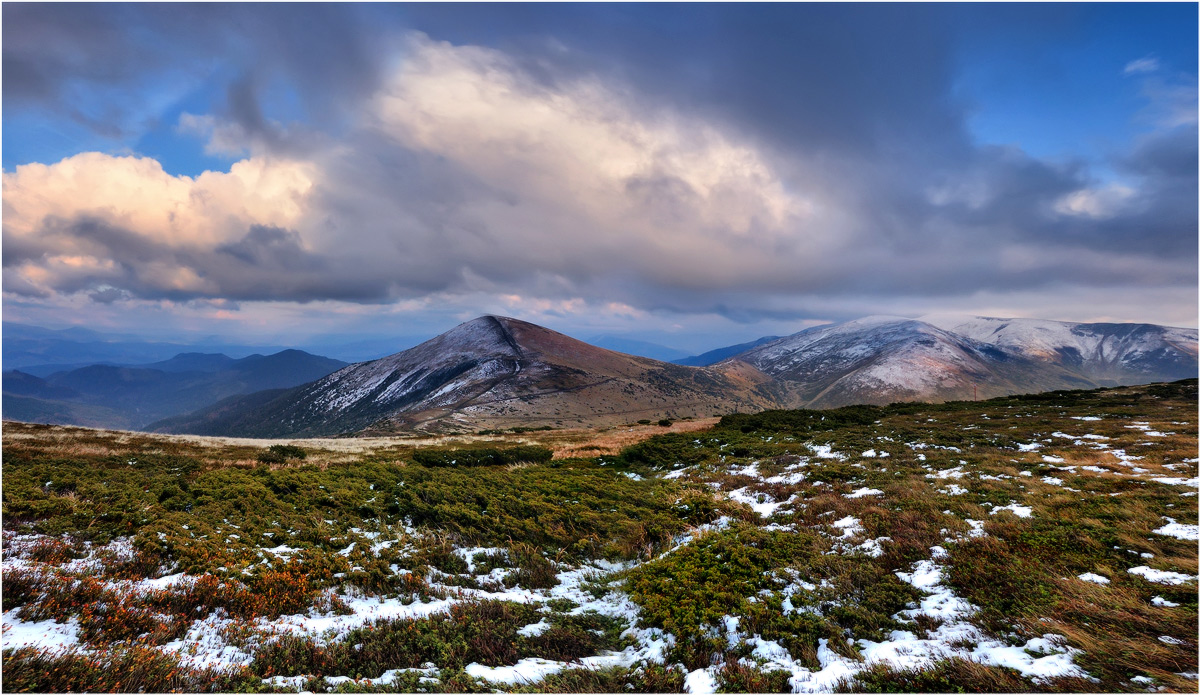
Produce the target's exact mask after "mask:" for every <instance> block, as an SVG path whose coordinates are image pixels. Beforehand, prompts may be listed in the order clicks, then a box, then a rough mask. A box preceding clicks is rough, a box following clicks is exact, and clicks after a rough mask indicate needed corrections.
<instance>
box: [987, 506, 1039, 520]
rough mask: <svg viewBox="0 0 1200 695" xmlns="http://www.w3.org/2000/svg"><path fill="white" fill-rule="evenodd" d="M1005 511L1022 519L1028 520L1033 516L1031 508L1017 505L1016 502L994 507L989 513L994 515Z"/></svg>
mask: <svg viewBox="0 0 1200 695" xmlns="http://www.w3.org/2000/svg"><path fill="white" fill-rule="evenodd" d="M1005 510H1007V511H1010V512H1012V513H1013V514H1016V515H1017V516H1019V517H1021V518H1022V519H1028V518H1029V517H1031V516H1033V507H1023V506H1021V505H1019V504H1017V503H1016V502H1013V503H1012V504H1008V505H1005V506H1003V507H996V508H995V509H993V510H992V511H991V513H992V514H995V513H997V512H1002V511H1005Z"/></svg>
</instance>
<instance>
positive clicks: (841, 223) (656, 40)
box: [4, 5, 1197, 320]
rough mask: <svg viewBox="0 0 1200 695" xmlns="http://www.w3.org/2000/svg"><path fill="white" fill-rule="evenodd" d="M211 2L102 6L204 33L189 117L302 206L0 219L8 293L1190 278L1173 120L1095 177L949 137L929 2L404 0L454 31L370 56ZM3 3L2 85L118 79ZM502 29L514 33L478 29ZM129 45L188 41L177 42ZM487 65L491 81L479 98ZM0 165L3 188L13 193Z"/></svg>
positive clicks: (681, 290) (330, 294)
mask: <svg viewBox="0 0 1200 695" xmlns="http://www.w3.org/2000/svg"><path fill="white" fill-rule="evenodd" d="M225 11H228V12H233V13H234V14H235V19H237V20H238V22H233V23H231V22H229V21H228V20H229V17H228V16H224V15H222V14H220V13H217V12H215V11H214V10H212V9H206V8H204V7H200V8H191V7H189V8H187V9H185V10H182V11H181V12H180V13H179V14H176V13H174V12H172V11H170V10H168V9H167V8H166V7H160V6H150V7H147V8H144V9H137V8H124V9H122V10H121V13H133V15H134V17H133V20H134V21H132V22H129V25H131V26H134V27H142V28H146V27H149V28H152V29H154V30H155V31H159V32H165V33H166V34H167V35H168V36H177V35H182V34H181V33H180V32H182V27H183V26H185V25H186V26H188V27H192V28H193V29H194V30H195V31H196V32H197V34H198V35H200V36H205V37H220V38H221V43H219V44H218V45H222V46H227V47H230V48H229V50H230V51H232V52H233V54H234V56H236V58H235V60H236V61H237V62H238V64H239V65H240V66H241V67H242V69H241V70H239V71H238V75H237V77H236V78H235V79H233V80H232V81H231V82H230V84H229V86H228V99H227V109H226V111H224V112H223V113H221V114H219V117H220V118H219V119H218V120H219V121H220V122H221V123H223V124H226V125H230V126H234V129H233V130H227V131H226V132H227V133H234V134H235V136H236V137H240V138H242V140H243V141H244V144H245V147H246V150H247V151H249V152H252V153H255V156H256V157H259V158H262V159H263V160H264V161H268V162H270V161H273V159H274V158H283V159H287V158H299V159H303V160H305V161H306V162H311V163H312V164H313V166H314V167H315V169H316V171H317V174H316V175H315V177H314V180H313V186H312V189H311V190H310V191H308V192H307V193H305V194H304V196H303V201H304V202H303V210H302V212H301V213H300V214H299V215H298V216H296V217H295V219H290V220H288V221H287V223H281V222H279V221H275V222H272V221H270V220H265V219H255V218H254V216H253V215H249V216H247V215H235V216H232V217H231V219H230V220H228V221H226V222H223V223H221V225H220V226H221V229H220V230H219V233H217V234H215V235H214V238H213V239H207V240H199V239H193V240H188V241H179V240H175V241H165V240H162V239H158V238H155V235H154V230H153V227H152V226H146V225H142V226H138V225H137V224H132V223H128V222H126V221H123V219H122V216H121V215H120V214H115V215H105V214H103V213H101V212H98V211H96V210H78V211H76V212H75V213H74V216H70V217H68V218H61V217H53V218H52V217H47V218H46V219H44V220H42V221H41V223H40V226H39V227H37V229H36V231H26V232H24V233H17V232H16V231H12V230H10V229H9V224H8V222H7V220H6V223H5V224H6V227H5V245H4V266H5V270H6V273H5V290H6V291H7V292H11V293H16V294H25V295H30V296H35V295H46V294H47V293H50V294H53V293H55V292H57V293H70V292H92V293H93V294H94V295H95V296H96V298H97V300H103V301H111V300H112V299H114V298H115V297H118V296H136V297H144V298H167V299H174V300H185V299H189V298H195V297H216V298H229V299H234V300H292V301H301V302H304V301H312V300H322V299H338V300H344V301H351V302H385V301H391V300H395V299H401V298H407V297H419V296H423V295H425V294H427V293H431V292H449V293H455V292H458V293H468V292H479V291H483V292H495V293H508V294H520V295H527V296H535V297H550V298H571V297H584V298H586V299H590V300H596V301H618V302H623V303H626V304H629V305H631V306H634V307H638V308H642V309H647V310H671V311H677V312H684V313H686V312H716V313H720V314H723V315H727V316H731V317H736V318H738V319H739V320H749V319H750V318H752V317H755V316H769V317H780V316H783V315H786V314H788V313H789V312H791V313H792V315H795V316H803V315H805V312H806V311H807V307H808V306H810V304H811V303H810V302H809V301H808V299H807V298H809V297H821V298H828V297H830V296H834V297H836V296H847V297H850V296H854V297H860V296H862V295H864V294H868V295H869V294H872V293H875V294H877V295H878V296H879V297H881V298H886V297H894V296H897V295H899V296H914V297H918V296H924V297H937V296H958V295H962V294H967V293H971V292H980V291H990V292H997V293H1003V292H1004V291H1009V290H1011V291H1020V292H1028V291H1030V290H1031V289H1036V288H1039V287H1046V288H1050V287H1055V286H1062V285H1064V284H1066V285H1070V286H1072V287H1076V288H1093V289H1094V290H1095V291H1096V292H1097V293H1099V295H1102V294H1103V293H1104V292H1118V293H1123V292H1128V291H1136V289H1137V288H1138V287H1146V286H1159V287H1162V286H1171V287H1181V288H1186V287H1192V288H1194V286H1195V282H1196V263H1195V258H1196V253H1197V236H1196V233H1195V232H1196V222H1197V219H1196V207H1197V194H1196V191H1197V179H1196V165H1197V152H1196V128H1195V124H1194V122H1193V123H1190V124H1189V123H1182V124H1175V125H1173V126H1169V127H1168V126H1164V127H1163V128H1161V129H1160V130H1158V131H1157V132H1155V133H1152V134H1150V135H1147V136H1146V137H1145V138H1144V139H1143V140H1141V141H1139V142H1138V143H1135V144H1134V146H1133V147H1132V148H1131V149H1130V150H1129V151H1128V152H1126V153H1124V154H1123V155H1122V157H1121V158H1120V159H1119V160H1117V161H1115V162H1113V166H1114V168H1116V169H1117V170H1118V171H1119V172H1121V173H1122V175H1123V176H1124V178H1125V180H1126V181H1127V182H1128V185H1127V186H1125V187H1123V188H1122V187H1113V186H1109V185H1108V184H1103V183H1100V182H1097V181H1095V180H1093V179H1092V178H1091V176H1090V175H1089V172H1088V171H1087V169H1086V167H1084V165H1083V164H1080V163H1075V164H1071V163H1067V164H1053V165H1052V164H1049V163H1046V162H1042V161H1039V160H1036V159H1034V158H1031V157H1029V156H1028V155H1026V154H1024V153H1022V152H1020V151H1019V150H1014V149H1005V148H992V147H980V146H976V145H973V144H971V143H970V142H969V138H968V137H967V135H966V133H965V127H964V125H963V123H964V121H963V115H962V113H961V108H960V106H959V105H957V104H955V103H954V101H953V100H952V99H951V98H950V97H949V96H948V95H949V94H951V89H950V80H951V74H952V69H951V68H952V65H951V52H952V51H951V49H952V45H951V44H952V41H951V40H950V38H949V36H948V35H947V33H946V31H945V27H944V26H943V25H944V19H945V18H944V16H943V15H942V14H941V13H940V12H939V11H938V10H936V9H932V8H917V9H915V10H914V9H912V8H907V7H906V8H897V7H889V6H876V7H873V8H872V11H871V12H870V13H865V12H863V13H862V14H861V16H860V14H859V13H858V12H856V11H854V10H853V9H852V8H846V7H826V6H784V7H779V8H767V9H755V10H753V11H751V10H746V11H741V10H738V9H736V8H730V7H726V6H710V7H697V8H694V9H689V10H688V11H690V12H693V13H694V14H693V17H692V18H693V20H694V21H692V22H690V23H689V25H688V26H689V29H688V31H687V32H681V31H673V30H672V26H673V25H672V23H671V14H670V13H671V12H672V10H669V9H663V8H659V7H621V8H619V10H616V11H613V12H607V11H606V12H600V11H599V10H597V9H596V8H593V7H590V6H584V7H558V8H554V9H553V10H552V11H546V12H543V11H541V10H539V9H531V8H528V7H509V6H504V7H487V6H458V7H456V8H455V12H456V13H458V14H457V15H456V16H455V17H454V18H453V19H451V18H449V10H448V9H446V8H441V7H437V6H411V7H408V8H406V14H407V17H406V18H405V20H406V21H407V22H409V23H411V24H415V25H416V26H419V27H422V28H425V29H427V30H428V31H429V32H430V33H431V34H432V35H434V36H435V37H439V38H440V37H442V36H446V37H449V38H451V39H455V44H457V45H455V44H442V43H438V42H437V41H432V40H428V39H424V38H420V37H418V38H416V39H413V40H411V41H409V42H408V43H407V44H406V45H405V46H404V47H403V48H401V49H400V53H399V56H400V58H399V60H398V62H395V63H394V62H393V61H394V60H395V58H394V57H395V56H396V55H397V54H395V53H393V52H390V51H385V50H382V48H383V47H385V46H388V45H391V41H390V39H388V38H386V36H385V33H384V32H383V31H382V29H379V28H378V27H377V29H378V31H376V32H374V33H372V34H371V36H373V38H372V39H371V40H370V41H366V42H357V41H356V39H357V37H358V36H359V32H360V31H361V30H363V27H365V26H369V25H371V24H372V23H373V22H372V20H373V18H374V16H375V15H373V14H372V13H374V12H377V11H376V10H373V9H370V8H368V9H366V10H358V11H357V12H359V14H354V13H351V14H349V15H347V14H343V13H341V12H338V11H335V10H333V9H331V8H326V7H319V8H308V7H305V8H289V9H288V12H282V11H280V10H277V9H275V8H259V7H246V8H232V7H228V6H222V9H221V13H223V12H225ZM4 12H5V19H6V21H5V48H4V52H5V56H4V63H5V68H4V69H5V74H4V77H5V87H4V89H5V96H6V97H9V96H10V94H11V95H13V96H15V97H16V98H18V99H25V100H30V101H37V102H38V103H42V104H49V105H54V104H58V107H59V108H66V107H67V106H66V104H67V102H68V101H69V99H68V97H69V86H70V84H71V83H72V81H77V80H81V79H83V80H89V81H92V82H94V83H100V84H110V83H111V84H113V85H120V84H123V83H124V81H125V80H127V79H128V75H129V74H133V73H136V72H137V69H136V68H135V67H134V63H138V64H140V63H141V60H142V58H143V57H144V56H140V55H133V54H130V53H129V52H128V50H127V49H120V48H111V49H106V48H103V47H100V46H93V45H92V44H85V47H86V46H91V48H87V49H86V50H95V52H96V55H97V56H99V59H97V60H95V61H94V64H92V65H90V66H81V65H80V63H79V60H78V57H77V56H75V55H73V54H69V53H63V52H62V51H63V49H62V48H61V46H63V45H66V44H65V43H64V42H62V41H60V39H63V38H67V37H75V36H83V35H88V33H89V32H88V31H87V29H88V27H87V26H86V24H87V22H86V19H78V20H72V21H67V20H66V19H65V18H64V16H65V15H66V14H67V13H65V12H63V11H61V10H56V9H38V8H33V7H25V6H20V7H18V6H11V5H9V6H6V7H5V10H4ZM89 13H90V14H89ZM84 15H85V18H86V17H87V16H93V19H94V21H95V22H97V23H98V25H99V26H100V27H102V29H103V30H102V31H100V32H99V34H98V35H100V36H102V37H107V39H110V40H111V39H115V38H119V37H121V36H122V35H123V32H125V31H127V30H126V29H123V28H122V27H124V26H126V24H123V23H122V21H123V20H122V19H121V18H122V17H124V14H118V15H113V14H112V13H106V12H96V11H94V10H84ZM464 17H465V19H463V18H464ZM239 23H240V24H239ZM522 23H523V24H522ZM386 24H387V23H386V22H382V23H381V24H380V26H384V25H386ZM517 24H522V26H524V27H525V29H524V33H519V32H518V33H517V34H514V35H513V36H516V37H517V38H507V39H503V40H494V41H491V40H490V39H494V38H495V36H497V35H505V31H504V30H505V29H506V28H508V27H512V26H515V25H517ZM14 26H20V27H31V31H30V35H29V37H28V39H29V40H18V41H15V42H12V43H10V40H9V35H10V32H12V35H13V36H16V31H17V30H16V29H14ZM230 26H241V27H242V29H240V30H230V29H229V28H228V27H230ZM578 27H586V31H585V30H582V29H580V28H578ZM172 32H174V33H172ZM94 35H96V34H94V33H93V36H94ZM546 36H556V37H559V42H557V43H556V42H551V41H547V40H545V37H546ZM39 37H40V40H38V39H39ZM50 39H54V41H51V42H49V43H47V41H49V40H50ZM251 39H253V40H251ZM651 39H653V40H651ZM88 40H89V41H94V40H95V39H94V38H93V39H88ZM470 42H475V43H488V42H492V43H497V44H498V45H501V46H502V48H503V49H504V50H502V51H496V50H492V49H482V48H480V49H475V48H471V47H469V46H464V45H462V44H464V43H470ZM112 43H113V44H114V45H125V44H123V43H122V42H121V41H112ZM126 43H127V42H126ZM106 45H107V42H106ZM47 46H52V47H47ZM316 47H320V48H319V49H318V48H316ZM156 50H160V51H163V53H162V55H170V56H175V55H185V56H199V55H201V54H202V52H203V51H202V48H201V45H200V43H199V41H197V43H195V44H188V43H187V42H186V41H184V42H182V43H181V44H180V45H179V46H178V47H175V48H170V49H169V50H168V48H166V47H162V46H159V47H158V48H157V49H156ZM613 56H618V57H615V58H614V57H613ZM383 57H387V60H384V59H383ZM196 59H197V60H198V58H196ZM257 61H261V62H257ZM420 61H425V62H424V63H421V64H420V65H417V67H413V65H414V64H416V63H419V62H420ZM185 62H186V61H185ZM397 66H399V67H397ZM405 70H408V71H409V72H407V73H405ZM10 73H11V76H12V80H13V82H12V83H11V84H10V81H9V80H10ZM270 75H275V76H278V75H283V76H284V79H286V80H288V81H289V82H293V83H295V84H296V85H297V87H298V89H299V90H300V93H301V94H302V95H304V98H305V99H306V100H307V101H306V103H307V104H308V106H309V109H308V110H309V111H310V112H311V113H314V114H317V116H318V119H317V120H318V121H321V119H322V118H324V119H327V120H330V121H337V120H341V121H344V123H346V124H349V125H348V129H347V130H344V131H342V132H339V133H338V134H337V137H333V136H332V135H330V134H328V133H327V134H326V136H321V137H311V138H309V137H305V134H304V133H300V134H299V136H297V134H296V133H292V134H290V135H289V134H288V133H287V132H284V131H282V130H280V129H279V127H278V126H277V125H276V124H273V123H272V122H271V121H270V120H269V119H268V118H266V117H265V116H264V114H263V111H262V108H261V105H260V104H261V91H262V90H263V89H265V86H264V85H265V84H266V82H267V81H268V76H270ZM439 80H440V82H438V81H439ZM456 80H457V82H456ZM435 82H436V83H437V84H440V85H456V84H457V85H461V86H462V88H463V89H464V90H466V91H464V92H463V94H467V95H474V96H471V97H470V98H472V99H476V101H475V102H472V104H474V105H475V106H476V107H478V109H481V110H482V111H481V112H479V113H476V112H473V111H471V110H470V109H468V108H464V107H463V101H462V99H461V98H459V97H455V99H451V100H448V101H443V100H442V99H441V98H440V97H439V95H438V94H437V93H435V91H434V90H432V89H430V85H431V84H434V83H435ZM497 83H500V84H503V85H505V88H506V90H507V91H505V92H503V93H496V94H491V93H488V92H487V91H486V90H487V88H488V87H489V85H495V84H497ZM113 88H114V89H116V88H117V87H116V86H114V87H113ZM10 90H11V91H10ZM472 90H474V91H472ZM389 95H390V96H391V97H392V100H391V101H389V100H388V99H389ZM397 95H398V96H397ZM326 102H332V103H335V104H339V105H337V106H325V105H323V104H326ZM347 110H352V112H349V113H342V111H347ZM547 111H548V112H550V114H551V115H549V116H545V119H544V120H541V121H538V120H536V118H541V117H542V116H543V115H544V114H545V113H546V112H547ZM322 114H324V115H322ZM481 114H482V115H481ZM510 120H511V121H513V122H509V121H510ZM523 128H527V130H523ZM706 138H707V139H706ZM301 141H303V142H304V143H305V144H304V145H303V146H301V145H298V144H297V143H298V142H301ZM589 167H591V168H590V169H589ZM709 172H716V174H714V175H713V177H710V178H705V176H704V175H705V174H707V173H709ZM8 183H9V179H8V178H7V177H6V197H5V204H6V206H8V205H9V204H10V203H11V204H13V205H19V204H20V203H21V201H20V200H15V199H14V200H10V194H9V193H8V185H7V184H8ZM59 193H60V194H64V195H65V194H66V193H63V192H62V191H59ZM12 195H16V194H12ZM6 218H7V215H6ZM80 255H83V256H88V257H90V258H93V259H101V260H103V261H106V262H107V263H99V264H96V263H82V264H81V263H80V262H79V261H78V260H74V259H75V258H76V256H80ZM47 259H51V260H47ZM53 259H58V260H53ZM121 293H125V294H121ZM1099 295H1098V296H1099ZM788 296H791V297H794V298H795V300H794V301H793V302H788V301H781V300H779V297H788Z"/></svg>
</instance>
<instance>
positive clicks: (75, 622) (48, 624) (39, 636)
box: [0, 608, 79, 651]
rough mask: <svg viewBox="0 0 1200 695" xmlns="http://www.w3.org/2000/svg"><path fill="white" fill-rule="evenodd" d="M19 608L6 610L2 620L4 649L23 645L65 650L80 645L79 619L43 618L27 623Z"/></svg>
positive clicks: (0, 623)
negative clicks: (62, 621) (64, 621)
mask: <svg viewBox="0 0 1200 695" xmlns="http://www.w3.org/2000/svg"><path fill="white" fill-rule="evenodd" d="M20 610H21V609H19V608H14V609H12V610H10V611H6V612H5V613H4V616H3V620H2V621H0V625H2V629H3V632H4V638H3V644H4V647H3V649H4V651H8V650H9V649H20V648H21V647H38V648H41V649H47V650H50V651H63V650H67V649H71V648H73V647H76V646H78V645H79V619H78V618H74V617H73V618H71V620H70V621H68V622H66V623H56V622H54V621H53V620H41V621H38V622H36V623H27V622H25V621H23V620H21V619H20V618H19V617H18V614H19V613H20Z"/></svg>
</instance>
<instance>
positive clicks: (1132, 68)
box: [1121, 56, 1159, 75]
mask: <svg viewBox="0 0 1200 695" xmlns="http://www.w3.org/2000/svg"><path fill="white" fill-rule="evenodd" d="M1158 68H1159V64H1158V59H1157V58H1154V57H1151V56H1146V57H1145V58H1138V59H1137V60H1131V61H1129V62H1128V63H1126V64H1125V69H1124V70H1122V71H1121V74H1122V75H1140V74H1144V73H1148V72H1156V71H1157V70H1158Z"/></svg>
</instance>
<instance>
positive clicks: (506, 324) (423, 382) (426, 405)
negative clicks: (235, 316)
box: [153, 316, 782, 436]
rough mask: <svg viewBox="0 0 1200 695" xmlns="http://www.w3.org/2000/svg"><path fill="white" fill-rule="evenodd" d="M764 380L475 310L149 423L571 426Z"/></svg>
mask: <svg viewBox="0 0 1200 695" xmlns="http://www.w3.org/2000/svg"><path fill="white" fill-rule="evenodd" d="M781 397H782V392H781V391H780V390H779V388H778V386H777V384H775V382H774V380H772V379H771V378H770V377H768V376H766V375H764V374H762V373H761V372H759V371H758V370H757V369H755V368H753V367H751V366H749V365H747V364H745V363H740V362H735V363H728V364H723V365H721V366H720V367H716V368H703V369H702V368H695V367H684V366H680V365H674V364H669V363H666V362H659V361H657V360H652V359H649V358H645V357H636V356H633V355H627V354H624V353H620V352H615V351H612V350H605V349H603V348H599V347H596V346H594V345H589V344H587V343H585V342H582V341H580V340H576V339H574V338H571V337H568V336H566V335H563V334H562V333H558V332H556V331H552V330H550V329H548V328H544V327H542V326H537V325H535V324H532V323H527V322H525V321H520V320H517V319H513V318H508V317H504V316H481V317H479V318H476V319H473V320H471V321H468V322H466V323H463V324H460V325H458V326H456V327H455V328H453V329H451V330H449V331H447V332H445V333H443V334H442V335H439V336H437V337H436V338H433V339H431V340H428V341H426V342H424V343H421V344H420V345H417V346H416V347H413V348H411V349H408V350H404V351H403V352H398V353H396V354H394V355H390V356H388V357H383V358H380V359H378V360H374V361H371V362H363V363H359V364H354V365H350V366H348V367H345V368H343V369H340V370H338V371H337V372H334V373H333V374H330V375H329V376H326V377H325V378H323V379H319V380H317V381H315V382H313V383H311V384H307V385H304V386H300V387H297V388H295V389H290V390H287V391H283V392H272V393H269V394H256V395H255V396H253V397H250V398H240V399H233V400H231V401H225V402H222V403H219V404H217V405H216V406H213V407H211V408H208V409H206V410H203V411H200V412H198V413H195V414H193V415H192V416H186V417H183V418H174V419H172V420H167V421H163V422H160V423H157V424H156V425H155V426H153V429H157V430H160V431H167V432H190V433H194V434H223V435H232V436H320V435H331V434H343V433H363V434H370V433H372V432H379V433H382V432H389V431H394V430H400V429H425V430H444V429H451V430H453V429H474V428H477V427H512V426H536V425H551V426H569V425H572V424H606V423H620V422H629V421H630V420H636V419H638V418H643V417H646V418H649V417H653V418H658V417H663V416H667V417H686V416H701V415H717V414H722V413H728V412H733V411H738V410H742V411H746V410H761V409H764V408H770V407H777V406H778V405H779V404H780V403H781V402H782V401H781Z"/></svg>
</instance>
